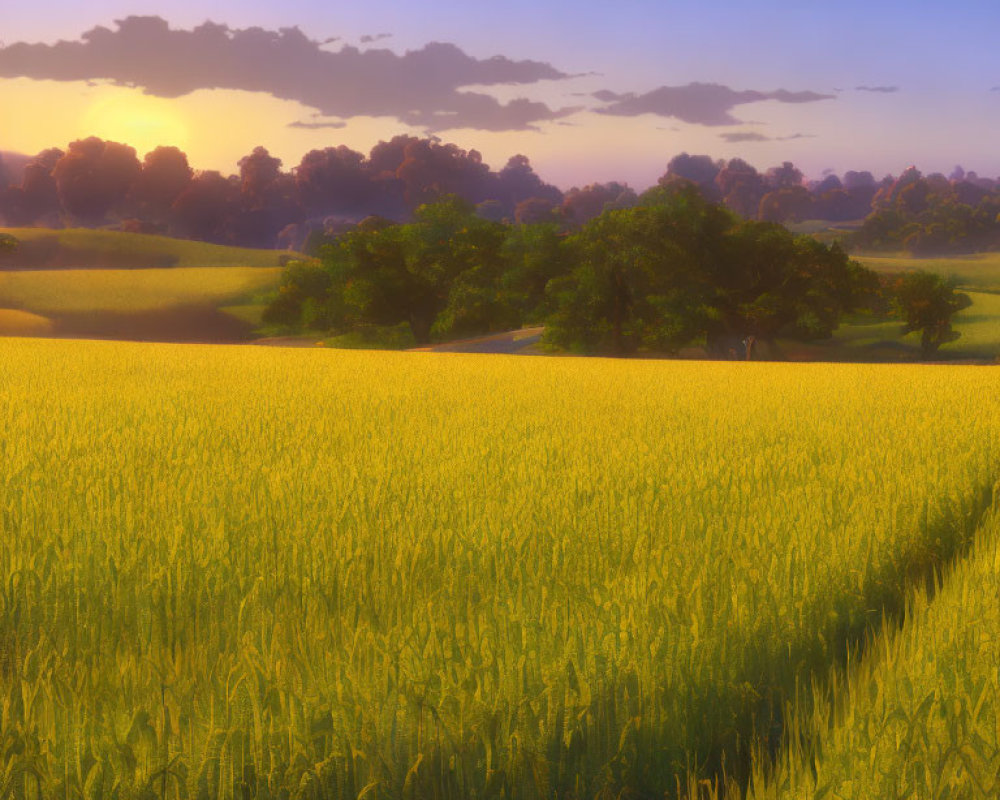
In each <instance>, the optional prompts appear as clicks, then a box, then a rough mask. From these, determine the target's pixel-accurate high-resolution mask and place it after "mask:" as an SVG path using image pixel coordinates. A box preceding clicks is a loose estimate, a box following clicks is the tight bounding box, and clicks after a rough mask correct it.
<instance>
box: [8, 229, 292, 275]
mask: <svg viewBox="0 0 1000 800" xmlns="http://www.w3.org/2000/svg"><path fill="white" fill-rule="evenodd" d="M0 233H8V234H10V235H12V236H14V237H16V238H17V239H19V240H20V242H21V247H20V248H18V250H17V251H16V252H15V253H12V254H9V255H5V256H0V269H11V268H21V269H24V268H29V269H42V268H67V267H75V268H105V267H109V268H118V269H130V268H143V267H277V266H280V265H281V264H282V263H283V260H284V259H287V258H289V257H293V256H294V255H295V254H293V253H290V252H287V251H280V250H255V249H251V248H246V247H226V246H223V245H217V244H207V243H205V242H193V241H188V240H185V239H173V238H170V237H168V236H152V235H149V234H142V233H122V232H120V231H101V230H90V229H87V228H71V229H65V230H52V229H49V228H0Z"/></svg>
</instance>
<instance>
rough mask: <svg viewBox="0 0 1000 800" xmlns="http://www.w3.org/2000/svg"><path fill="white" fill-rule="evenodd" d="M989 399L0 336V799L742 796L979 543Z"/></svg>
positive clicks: (908, 383) (835, 375)
mask: <svg viewBox="0 0 1000 800" xmlns="http://www.w3.org/2000/svg"><path fill="white" fill-rule="evenodd" d="M995 375H996V373H995V372H993V371H992V370H991V369H988V368H969V367H921V366H858V365H819V364H815V365H777V364H775V365H765V364H741V363H696V362H673V363H670V362H652V361H641V362H627V361H618V360H604V359H548V358H537V359H527V358H517V357H502V356H461V355H451V354H433V353H375V352H355V351H331V350H323V349H318V350H306V351H301V350H285V349H267V348H248V347H224V346H193V345H148V344H145V345H144V344H128V343H106V342H67V341H45V340H2V341H0V378H2V380H0V464H2V465H3V466H2V470H0V797H8V796H9V797H14V798H32V799H33V798H49V797H73V798H88V799H89V798H122V799H123V800H124V799H125V798H199V799H200V798H241V799H242V798H251V797H252V798H327V797H331V798H333V797H335V798H340V797H350V798H355V797H366V798H372V799H374V798H411V797H412V798H466V797H470V798H500V797H506V798H522V797H523V798H551V797H560V798H567V797H577V798H584V797H588V798H589V797H616V796H621V797H663V796H664V795H667V796H670V795H672V794H673V795H676V794H680V795H693V794H697V793H698V792H699V791H701V790H704V791H709V790H710V789H711V787H710V785H709V784H710V782H713V781H714V782H715V783H716V784H717V785H719V784H721V785H724V784H725V783H726V782H727V781H728V782H729V783H730V785H731V787H736V786H737V785H740V786H743V787H744V788H745V787H746V786H747V784H746V781H747V779H748V778H749V777H750V776H751V773H754V770H755V769H756V767H754V766H753V764H754V761H753V759H754V758H755V757H756V758H757V759H758V760H759V759H762V758H768V757H771V756H774V755H775V754H777V753H779V751H781V750H782V748H784V747H786V746H787V745H788V742H789V741H790V738H791V734H790V730H791V728H792V725H791V722H790V721H794V723H795V725H797V726H800V727H802V728H806V727H808V726H810V725H813V726H814V727H815V728H816V729H817V730H818V729H820V728H822V729H824V730H826V729H829V728H832V727H833V726H834V723H835V722H839V723H843V719H842V717H843V716H844V714H843V712H841V711H837V713H836V714H834V712H833V711H830V712H829V713H828V715H827V716H826V717H823V716H822V714H823V713H825V712H823V710H822V706H823V702H825V701H824V700H823V698H822V697H820V698H819V699H818V700H814V701H810V700H809V696H810V692H811V691H812V688H811V687H812V685H813V683H814V682H816V681H820V680H821V679H822V678H823V676H825V675H827V674H828V673H829V671H830V669H831V666H836V665H838V664H841V665H847V666H846V667H845V668H847V669H849V668H850V665H849V663H848V662H849V660H850V659H849V655H848V654H849V653H851V652H854V651H855V650H856V649H857V648H859V647H860V646H861V644H862V643H863V642H864V641H865V637H867V636H871V635H872V634H871V633H870V631H872V630H875V629H877V628H878V626H879V625H880V624H881V622H882V620H883V617H884V615H887V614H888V615H890V616H891V615H892V614H896V613H898V612H900V611H901V610H903V609H904V607H906V605H907V604H908V603H910V604H911V605H912V602H913V601H911V600H908V598H909V597H910V591H911V589H910V587H911V586H912V585H914V583H917V584H920V583H921V581H922V580H923V578H924V577H926V576H927V575H929V574H931V573H932V572H933V570H934V569H935V567H937V566H940V565H942V564H944V563H946V562H948V561H949V560H950V559H951V558H952V557H953V556H956V554H959V555H961V554H962V552H963V547H964V545H965V544H966V543H967V542H969V541H970V540H971V539H972V538H973V535H974V531H975V530H976V529H977V527H978V526H979V525H980V522H981V520H982V518H983V515H984V513H985V512H986V511H987V508H988V507H989V505H990V503H991V500H992V493H993V486H994V483H995V481H996V480H997V477H998V475H1000V438H998V434H1000V402H998V398H997V393H996V391H995V386H996V377H995ZM984 585H985V586H988V585H990V584H984V583H983V582H982V581H976V582H973V583H971V584H970V585H969V587H968V591H969V592H971V593H973V594H975V593H977V592H980V591H981V589H980V587H981V586H984ZM899 646H900V647H904V645H899ZM928 646H930V645H928ZM904 649H905V647H904ZM893 652H895V651H893ZM901 657H902V656H900V657H898V658H901ZM893 658H897V656H893ZM871 669H872V670H877V667H876V666H872V667H871ZM852 674H853V673H852ZM851 680H854V681H858V682H860V681H861V680H862V677H857V678H852V679H851ZM859 685H860V684H859ZM816 692H817V696H818V695H819V694H821V690H819V689H816ZM838 697H840V695H838ZM796 701H798V702H799V705H797V706H796V707H795V710H794V713H793V712H790V711H789V707H790V704H791V703H793V702H796ZM840 705H841V706H843V705H844V703H843V700H842V698H841V701H840ZM991 708H994V709H995V706H992V707H991ZM980 711H982V708H980ZM859 713H860V712H859ZM993 713H994V715H995V710H994V712H993ZM810 715H812V716H810ZM834 717H836V719H834ZM842 730H843V731H845V732H844V733H842V734H841V739H840V740H838V741H843V742H844V744H843V746H842V749H843V752H844V753H847V754H850V755H851V756H852V757H854V756H857V752H856V751H858V750H859V748H860V747H861V746H860V745H857V746H856V745H855V743H856V741H858V740H857V739H856V738H855V739H852V738H851V736H852V735H853V734H849V733H848V732H846V731H847V730H848V729H847V728H842ZM800 745H801V743H800ZM851 748H854V749H853V750H852V749H851ZM800 750H801V752H800V753H799V754H798V755H795V754H792V755H789V756H788V757H787V762H788V764H792V763H793V755H794V757H795V758H798V757H799V756H801V757H803V758H806V759H812V758H814V756H815V753H814V751H813V750H810V751H809V752H808V753H806V747H805V745H801V747H800ZM789 752H791V749H790V748H789ZM843 758H844V759H847V758H848V755H844V757H843ZM865 758H867V753H865ZM861 760H862V761H863V760H864V759H861ZM845 763H846V761H845ZM859 763H860V762H859ZM865 763H867V762H865ZM859 769H860V767H859ZM802 770H804V772H805V773H808V775H809V776H812V775H813V771H812V769H811V768H806V767H803V768H802ZM794 771H795V770H794V769H793V767H792V766H788V767H787V768H785V770H784V772H782V771H781V770H779V769H775V770H772V771H771V773H769V774H772V775H773V777H774V779H775V781H776V782H775V784H774V785H773V786H771V787H770V788H767V787H766V786H765V784H766V781H767V780H770V779H771V778H769V777H767V778H766V777H764V775H763V772H761V771H759V770H758V771H757V772H756V773H754V774H756V776H757V777H756V778H755V780H754V783H753V784H751V788H753V787H757V789H758V791H759V792H761V793H762V794H766V793H772V794H774V793H777V792H778V791H786V790H787V791H789V792H793V793H794V792H799V791H800V790H801V792H803V793H802V794H797V795H794V796H802V797H811V796H813V789H814V788H815V784H813V783H809V781H806V780H804V779H803V781H800V782H792V781H790V780H786V779H785V778H787V774H788V773H791V772H794ZM782 776H785V778H783V777H782ZM782 780H784V783H782ZM810 780H811V778H810ZM699 781H706V782H705V783H701V784H699ZM699 787H700V788H699ZM732 791H733V793H734V794H735V792H736V789H735V788H732ZM838 791H839V790H838ZM831 796H834V795H831ZM837 796H845V797H847V796H858V797H860V795H857V794H855V795H851V794H849V793H842V794H841V795H837ZM921 796H922V795H921ZM928 796H930V795H928Z"/></svg>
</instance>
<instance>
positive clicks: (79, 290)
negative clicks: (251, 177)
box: [0, 267, 281, 314]
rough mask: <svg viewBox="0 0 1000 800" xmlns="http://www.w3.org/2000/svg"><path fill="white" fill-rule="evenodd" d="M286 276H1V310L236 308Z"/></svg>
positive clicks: (175, 272) (247, 272)
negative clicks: (4, 307)
mask: <svg viewBox="0 0 1000 800" xmlns="http://www.w3.org/2000/svg"><path fill="white" fill-rule="evenodd" d="M280 277H281V269H280V268H279V267H176V268H172V269H142V270H133V269H73V270H32V271H23V272H0V306H4V305H5V306H11V307H16V308H22V309H25V310H28V311H32V312H34V313H40V314H47V313H62V312H80V311H122V312H141V311H151V310H157V309H168V308H172V307H175V306H182V305H222V304H236V303H237V302H238V301H240V300H243V299H244V298H251V297H253V296H254V295H256V294H260V293H267V292H270V291H272V290H274V289H275V288H276V287H277V285H278V282H279V281H280Z"/></svg>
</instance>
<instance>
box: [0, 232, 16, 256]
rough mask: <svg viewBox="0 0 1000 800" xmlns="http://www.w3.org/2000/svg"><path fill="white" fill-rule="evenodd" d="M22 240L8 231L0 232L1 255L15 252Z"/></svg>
mask: <svg viewBox="0 0 1000 800" xmlns="http://www.w3.org/2000/svg"><path fill="white" fill-rule="evenodd" d="M19 244H20V242H19V241H18V240H17V239H15V238H14V237H13V236H11V235H10V234H7V233H0V255H5V254H7V253H13V252H14V251H15V250H16V249H17V247H18V245H19Z"/></svg>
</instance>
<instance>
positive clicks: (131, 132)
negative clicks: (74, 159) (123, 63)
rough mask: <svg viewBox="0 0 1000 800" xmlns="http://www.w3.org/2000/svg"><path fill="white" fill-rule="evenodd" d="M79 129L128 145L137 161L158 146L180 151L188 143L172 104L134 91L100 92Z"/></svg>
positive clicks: (184, 124)
mask: <svg viewBox="0 0 1000 800" xmlns="http://www.w3.org/2000/svg"><path fill="white" fill-rule="evenodd" d="M83 127H84V129H85V130H88V131H90V135H92V136H99V137H100V138H102V139H110V140H113V141H116V142H125V143H126V144H129V145H131V146H132V147H134V148H135V150H136V152H137V153H138V154H139V156H140V158H141V157H142V156H143V155H144V154H146V153H148V152H149V151H150V150H153V149H154V148H156V147H158V146H160V145H173V146H175V147H180V148H181V149H183V148H184V147H185V146H186V145H187V143H188V126H187V124H186V123H185V121H184V119H183V117H182V116H181V114H179V113H178V110H177V104H176V103H175V102H173V101H171V100H166V99H163V98H159V97H150V96H149V95H144V94H140V93H138V92H136V91H134V90H126V91H119V90H117V89H110V87H109V90H108V91H105V92H101V93H100V94H99V95H98V96H97V97H96V98H95V100H94V101H93V102H92V103H91V104H90V106H89V107H88V108H87V110H86V111H85V113H84V115H83Z"/></svg>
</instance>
